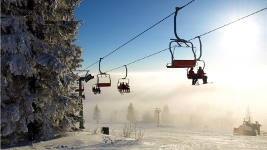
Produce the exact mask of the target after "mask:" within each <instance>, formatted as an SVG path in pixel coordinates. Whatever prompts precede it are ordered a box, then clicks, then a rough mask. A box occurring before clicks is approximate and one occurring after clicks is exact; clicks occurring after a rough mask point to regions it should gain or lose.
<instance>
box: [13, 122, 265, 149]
mask: <svg viewBox="0 0 267 150" xmlns="http://www.w3.org/2000/svg"><path fill="white" fill-rule="evenodd" d="M86 125H87V127H88V129H85V130H83V131H79V132H71V133H67V135H66V136H65V137H61V138H58V139H54V140H50V141H43V142H39V143H33V144H32V145H29V146H22V147H15V148H10V149H16V150H33V149H34V150H36V149H37V150H72V149H73V150H117V149H119V150H128V149H132V150H134V149H146V150H147V149H149V150H150V149H151V150H155V149H159V150H266V149H267V136H233V135H232V133H230V132H229V133H221V132H211V131H189V130H181V129H178V128H175V127H171V126H161V127H159V128H157V127H156V126H155V125H152V124H139V125H138V128H139V129H142V131H144V138H143V139H142V140H141V141H140V140H135V139H134V138H124V137H123V136H122V129H123V127H124V124H99V125H98V126H99V127H102V126H108V127H110V134H111V135H103V134H99V133H97V134H94V130H95V129H96V128H97V126H96V125H94V124H86ZM89 129H90V130H89ZM98 129H99V128H98Z"/></svg>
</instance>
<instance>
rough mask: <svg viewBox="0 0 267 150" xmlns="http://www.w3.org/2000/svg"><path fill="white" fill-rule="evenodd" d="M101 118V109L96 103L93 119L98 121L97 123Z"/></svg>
mask: <svg viewBox="0 0 267 150" xmlns="http://www.w3.org/2000/svg"><path fill="white" fill-rule="evenodd" d="M100 118H101V114H100V110H99V108H98V106H97V105H95V109H94V113H93V119H94V120H95V121H96V123H97V124H98V123H99V120H100Z"/></svg>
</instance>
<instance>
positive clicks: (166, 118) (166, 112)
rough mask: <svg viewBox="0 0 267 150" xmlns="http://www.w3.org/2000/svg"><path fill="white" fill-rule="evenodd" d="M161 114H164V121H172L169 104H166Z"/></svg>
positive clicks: (166, 122)
mask: <svg viewBox="0 0 267 150" xmlns="http://www.w3.org/2000/svg"><path fill="white" fill-rule="evenodd" d="M161 116H162V123H165V124H169V123H170V122H171V117H170V110H169V106H168V105H164V107H163V111H162V115H161Z"/></svg>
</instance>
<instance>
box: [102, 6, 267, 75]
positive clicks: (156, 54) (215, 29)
mask: <svg viewBox="0 0 267 150" xmlns="http://www.w3.org/2000/svg"><path fill="white" fill-rule="evenodd" d="M265 9H267V7H265V8H263V9H260V10H258V11H256V12H253V13H251V14H249V15H247V16H244V17H242V18H239V19H237V20H235V21H232V22H230V23H227V24H225V25H222V26H220V27H218V28H215V29H213V30H210V31H208V32H205V33H203V34H201V35H198V36H196V37H194V38H192V39H190V40H188V41H191V40H193V39H196V38H198V37H201V36H204V35H207V34H209V33H211V32H214V31H216V30H218V29H221V28H223V27H226V26H228V25H231V24H233V23H235V22H238V21H240V20H243V19H245V18H248V17H250V16H253V15H255V14H257V13H259V12H261V11H263V10H265ZM175 47H178V46H173V47H172V48H175ZM167 50H169V48H165V49H163V50H160V51H157V52H155V53H152V54H150V55H147V56H144V57H142V58H139V59H137V60H134V61H132V62H130V63H128V64H126V65H127V66H129V65H131V64H134V63H136V62H139V61H141V60H144V59H146V58H149V57H152V56H154V55H157V54H159V53H162V52H164V51H167ZM122 67H124V65H122V66H119V67H116V68H113V69H110V70H108V71H107V72H111V71H114V70H117V69H120V68H122Z"/></svg>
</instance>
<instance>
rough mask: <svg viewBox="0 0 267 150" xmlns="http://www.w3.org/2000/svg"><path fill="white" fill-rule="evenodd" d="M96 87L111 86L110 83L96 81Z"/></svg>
mask: <svg viewBox="0 0 267 150" xmlns="http://www.w3.org/2000/svg"><path fill="white" fill-rule="evenodd" d="M97 86H98V87H109V86H111V83H97Z"/></svg>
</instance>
